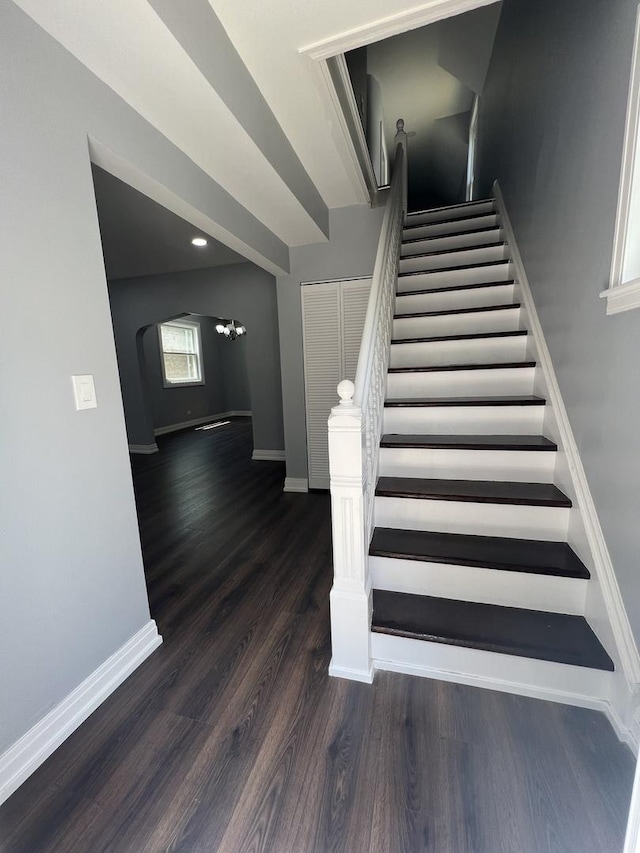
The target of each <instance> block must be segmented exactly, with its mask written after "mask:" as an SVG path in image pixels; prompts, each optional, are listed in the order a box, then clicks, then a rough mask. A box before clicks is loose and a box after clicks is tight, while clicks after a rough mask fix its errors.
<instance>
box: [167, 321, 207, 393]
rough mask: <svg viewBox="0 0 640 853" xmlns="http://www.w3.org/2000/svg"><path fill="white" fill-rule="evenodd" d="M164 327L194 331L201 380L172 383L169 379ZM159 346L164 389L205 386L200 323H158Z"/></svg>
mask: <svg viewBox="0 0 640 853" xmlns="http://www.w3.org/2000/svg"><path fill="white" fill-rule="evenodd" d="M163 326H179V327H180V328H182V329H184V328H188V329H193V330H194V331H195V335H194V337H195V340H196V350H197V356H198V366H199V368H200V379H194V380H189V381H188V382H172V381H171V380H169V379H167V375H166V373H165V369H164V346H163V343H162V327H163ZM158 345H159V347H160V368H161V370H162V385H163V387H164V388H191V387H193V386H194V385H204V384H205V379H204V361H203V358H202V336H201V334H200V323H196V322H195V321H194V320H168V321H167V322H166V323H158Z"/></svg>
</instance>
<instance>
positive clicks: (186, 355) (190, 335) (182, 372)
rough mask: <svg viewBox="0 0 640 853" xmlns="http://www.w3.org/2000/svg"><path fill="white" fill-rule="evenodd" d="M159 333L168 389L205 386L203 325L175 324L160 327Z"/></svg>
mask: <svg viewBox="0 0 640 853" xmlns="http://www.w3.org/2000/svg"><path fill="white" fill-rule="evenodd" d="M158 333H159V337H160V356H161V362H162V378H163V381H164V386H165V388H172V387H174V386H176V385H203V384H204V374H203V371H202V350H201V348H200V325H199V324H198V323H192V322H190V321H188V320H173V321H172V322H171V323H162V324H161V325H160V326H158Z"/></svg>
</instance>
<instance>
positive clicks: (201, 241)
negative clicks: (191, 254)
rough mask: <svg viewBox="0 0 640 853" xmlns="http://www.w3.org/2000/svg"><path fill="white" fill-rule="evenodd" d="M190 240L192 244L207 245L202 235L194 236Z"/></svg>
mask: <svg viewBox="0 0 640 853" xmlns="http://www.w3.org/2000/svg"><path fill="white" fill-rule="evenodd" d="M191 242H192V243H193V245H194V246H206V245H207V241H206V240H205V239H204V237H194V238H193V240H192V241H191Z"/></svg>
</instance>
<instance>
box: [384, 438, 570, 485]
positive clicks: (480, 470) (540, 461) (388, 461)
mask: <svg viewBox="0 0 640 853" xmlns="http://www.w3.org/2000/svg"><path fill="white" fill-rule="evenodd" d="M555 456H556V454H555V453H553V452H552V451H547V450H540V451H538V450H520V451H518V450H455V449H453V450H452V449H450V448H446V449H440V448H419V447H381V448H380V470H379V474H380V476H381V477H432V478H434V479H442V480H495V481H501V480H502V481H507V482H519V483H552V482H553V471H554V467H555Z"/></svg>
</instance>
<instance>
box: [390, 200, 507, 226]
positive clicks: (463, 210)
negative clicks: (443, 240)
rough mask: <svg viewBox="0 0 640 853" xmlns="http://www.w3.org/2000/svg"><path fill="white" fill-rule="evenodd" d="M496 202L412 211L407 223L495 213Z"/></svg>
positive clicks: (439, 220) (420, 223) (440, 220)
mask: <svg viewBox="0 0 640 853" xmlns="http://www.w3.org/2000/svg"><path fill="white" fill-rule="evenodd" d="M494 211H495V204H494V202H493V201H486V202H480V203H479V204H460V205H455V206H454V207H448V208H446V207H445V208H434V209H433V210H425V211H420V213H410V214H409V215H408V216H407V222H406V224H407V225H423V224H424V223H425V222H445V221H446V222H451V221H453V220H456V219H464V218H465V216H479V215H480V214H482V213H493V212H494Z"/></svg>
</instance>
